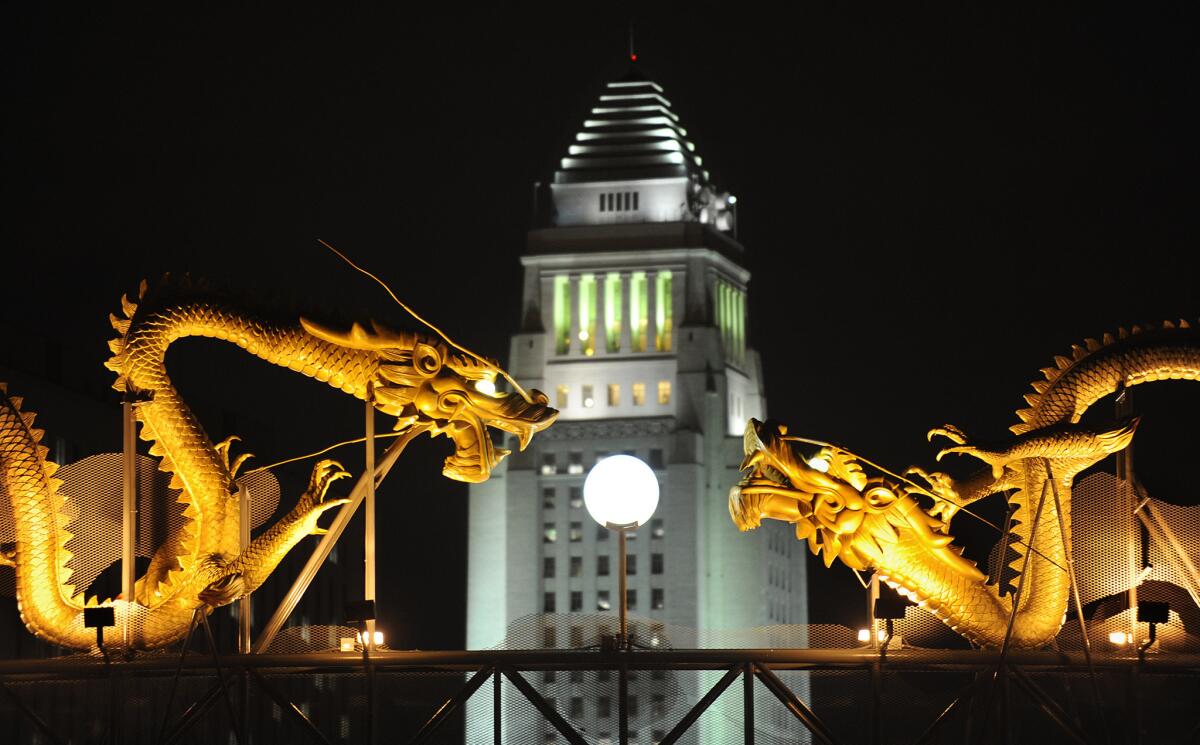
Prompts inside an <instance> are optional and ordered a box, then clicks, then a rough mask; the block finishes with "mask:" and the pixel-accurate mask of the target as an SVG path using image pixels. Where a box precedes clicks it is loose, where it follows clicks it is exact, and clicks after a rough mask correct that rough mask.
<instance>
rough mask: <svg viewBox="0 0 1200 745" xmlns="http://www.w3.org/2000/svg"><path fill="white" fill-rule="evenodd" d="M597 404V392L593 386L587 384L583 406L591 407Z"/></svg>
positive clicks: (584, 390) (584, 388)
mask: <svg viewBox="0 0 1200 745" xmlns="http://www.w3.org/2000/svg"><path fill="white" fill-rule="evenodd" d="M595 405H596V393H595V391H594V390H593V388H592V386H590V385H585V386H584V387H583V408H585V409H590V408H592V407H593V406H595Z"/></svg>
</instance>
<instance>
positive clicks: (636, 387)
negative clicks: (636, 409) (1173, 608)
mask: <svg viewBox="0 0 1200 745" xmlns="http://www.w3.org/2000/svg"><path fill="white" fill-rule="evenodd" d="M645 403H646V384H645V383H634V384H633V405H634V406H641V405H643V404H645Z"/></svg>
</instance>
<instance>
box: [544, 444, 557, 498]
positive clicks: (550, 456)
mask: <svg viewBox="0 0 1200 745" xmlns="http://www.w3.org/2000/svg"><path fill="white" fill-rule="evenodd" d="M556 473H558V458H557V457H555V454H554V453H542V475H543V476H552V475H553V474H556ZM543 496H545V495H543Z"/></svg>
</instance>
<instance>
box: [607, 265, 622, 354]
mask: <svg viewBox="0 0 1200 745" xmlns="http://www.w3.org/2000/svg"><path fill="white" fill-rule="evenodd" d="M604 334H605V338H606V340H607V343H608V351H610V352H619V351H621V275H620V274H617V273H616V272H609V273H608V274H606V275H605V276H604Z"/></svg>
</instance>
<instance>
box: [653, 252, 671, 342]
mask: <svg viewBox="0 0 1200 745" xmlns="http://www.w3.org/2000/svg"><path fill="white" fill-rule="evenodd" d="M654 285H655V287H654V298H655V300H654V323H655V329H656V331H657V338H656V339H655V343H654V348H655V349H656V350H658V351H659V352H670V351H671V327H672V325H673V323H674V319H673V318H672V317H671V273H670V272H667V271H662V272H659V273H658V276H657V277H656V278H655V280H654Z"/></svg>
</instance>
